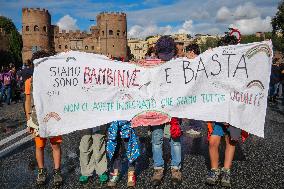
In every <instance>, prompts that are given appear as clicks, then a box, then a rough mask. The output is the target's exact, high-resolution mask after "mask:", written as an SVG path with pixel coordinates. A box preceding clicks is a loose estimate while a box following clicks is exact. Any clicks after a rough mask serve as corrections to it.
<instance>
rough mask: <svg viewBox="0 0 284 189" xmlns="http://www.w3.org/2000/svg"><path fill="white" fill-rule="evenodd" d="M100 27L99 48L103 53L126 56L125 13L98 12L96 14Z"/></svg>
mask: <svg viewBox="0 0 284 189" xmlns="http://www.w3.org/2000/svg"><path fill="white" fill-rule="evenodd" d="M97 26H98V27H99V29H100V35H99V37H100V49H101V53H102V54H105V55H112V56H113V57H123V58H127V57H126V56H127V21H126V14H125V13H118V12H117V13H113V12H112V13H106V12H103V13H100V14H99V15H98V16H97Z"/></svg>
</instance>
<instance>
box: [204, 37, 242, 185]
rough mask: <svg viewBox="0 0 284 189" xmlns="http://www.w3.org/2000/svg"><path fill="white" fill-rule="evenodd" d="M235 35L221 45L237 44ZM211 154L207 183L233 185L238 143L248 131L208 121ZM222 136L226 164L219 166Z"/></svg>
mask: <svg viewBox="0 0 284 189" xmlns="http://www.w3.org/2000/svg"><path fill="white" fill-rule="evenodd" d="M237 41H238V40H237V38H236V37H235V36H229V35H227V36H225V37H223V38H222V39H221V41H219V45H220V46H225V45H234V44H237ZM207 125H208V140H209V156H210V163H211V169H210V171H209V173H208V176H207V178H206V183H207V184H209V185H216V184H218V183H219V181H220V179H221V185H222V186H224V187H231V167H232V161H233V158H234V154H235V149H236V144H237V142H238V140H239V139H240V137H241V136H242V137H243V139H244V138H246V137H247V133H245V132H244V131H241V129H238V128H236V127H233V126H231V125H229V124H227V123H218V122H208V123H207ZM221 137H224V138H225V142H226V148H225V161H224V166H223V167H222V168H221V169H220V168H219V146H220V141H221Z"/></svg>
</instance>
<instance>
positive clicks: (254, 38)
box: [240, 34, 264, 44]
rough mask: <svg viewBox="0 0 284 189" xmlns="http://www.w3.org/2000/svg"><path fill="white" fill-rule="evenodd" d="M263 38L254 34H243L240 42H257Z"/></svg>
mask: <svg viewBox="0 0 284 189" xmlns="http://www.w3.org/2000/svg"><path fill="white" fill-rule="evenodd" d="M263 40H264V38H263V37H257V36H256V35H255V34H252V35H243V36H242V38H241V42H240V43H242V44H246V43H253V42H259V41H263Z"/></svg>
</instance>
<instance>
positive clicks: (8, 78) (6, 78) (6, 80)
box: [3, 73, 12, 86]
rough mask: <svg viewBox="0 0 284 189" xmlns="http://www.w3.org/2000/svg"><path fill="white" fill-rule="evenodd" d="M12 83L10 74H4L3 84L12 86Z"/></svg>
mask: <svg viewBox="0 0 284 189" xmlns="http://www.w3.org/2000/svg"><path fill="white" fill-rule="evenodd" d="M11 81H12V77H11V74H10V73H4V74H3V83H4V85H5V86H6V85H10V84H11Z"/></svg>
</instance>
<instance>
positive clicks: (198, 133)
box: [186, 129, 201, 138]
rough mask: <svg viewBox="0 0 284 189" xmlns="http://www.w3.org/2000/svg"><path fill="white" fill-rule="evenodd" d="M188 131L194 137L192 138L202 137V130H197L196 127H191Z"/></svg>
mask: <svg viewBox="0 0 284 189" xmlns="http://www.w3.org/2000/svg"><path fill="white" fill-rule="evenodd" d="M186 133H187V134H188V135H189V136H190V137H192V138H198V137H201V132H200V131H196V130H194V129H189V130H187V131H186Z"/></svg>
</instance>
